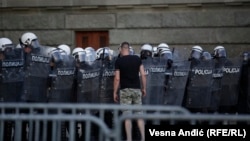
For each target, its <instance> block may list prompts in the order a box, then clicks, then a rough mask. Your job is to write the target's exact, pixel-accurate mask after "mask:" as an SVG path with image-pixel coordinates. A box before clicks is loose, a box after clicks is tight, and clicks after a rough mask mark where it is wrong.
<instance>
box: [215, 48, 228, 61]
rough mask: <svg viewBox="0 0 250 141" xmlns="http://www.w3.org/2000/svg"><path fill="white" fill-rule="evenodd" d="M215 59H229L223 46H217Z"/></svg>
mask: <svg viewBox="0 0 250 141" xmlns="http://www.w3.org/2000/svg"><path fill="white" fill-rule="evenodd" d="M213 57H214V58H222V57H224V58H225V57H227V54H226V50H225V48H224V47H223V46H217V47H215V48H214V54H213Z"/></svg>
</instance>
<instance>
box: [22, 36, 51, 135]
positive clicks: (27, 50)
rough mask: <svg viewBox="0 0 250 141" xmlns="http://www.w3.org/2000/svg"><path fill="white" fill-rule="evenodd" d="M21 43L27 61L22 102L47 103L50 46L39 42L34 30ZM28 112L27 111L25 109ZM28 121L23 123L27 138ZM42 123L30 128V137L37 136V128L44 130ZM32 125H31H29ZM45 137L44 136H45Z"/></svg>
mask: <svg viewBox="0 0 250 141" xmlns="http://www.w3.org/2000/svg"><path fill="white" fill-rule="evenodd" d="M20 45H21V46H22V48H23V50H24V61H25V65H24V66H25V68H24V72H25V77H24V84H23V89H22V94H21V98H20V100H21V102H27V103H45V102H47V88H48V83H47V82H48V81H47V80H48V76H49V71H50V65H49V62H50V57H49V55H48V52H47V51H48V49H50V47H45V46H42V45H40V44H39V41H38V38H37V36H36V35H35V34H34V33H32V32H25V33H23V34H22V36H21V38H20ZM23 112H25V113H26V112H27V111H23ZM34 112H35V113H40V112H43V111H42V110H36V111H34ZM26 124H27V123H26V122H24V123H23V126H22V127H23V129H22V138H23V140H26ZM42 125H43V124H42V123H40V124H39V127H40V128H35V126H34V125H33V127H34V128H33V129H30V130H29V138H31V139H33V138H34V137H35V134H34V133H35V129H39V130H40V131H43V128H42ZM29 127H30V126H29ZM39 133H40V136H39V135H36V136H39V138H40V139H43V138H42V133H44V132H39ZM43 137H44V136H43Z"/></svg>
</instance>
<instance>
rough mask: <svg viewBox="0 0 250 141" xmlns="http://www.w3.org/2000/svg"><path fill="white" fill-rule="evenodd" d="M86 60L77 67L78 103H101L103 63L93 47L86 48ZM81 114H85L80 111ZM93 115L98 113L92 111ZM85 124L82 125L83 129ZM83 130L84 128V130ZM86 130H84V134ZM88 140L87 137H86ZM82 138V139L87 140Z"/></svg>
mask: <svg viewBox="0 0 250 141" xmlns="http://www.w3.org/2000/svg"><path fill="white" fill-rule="evenodd" d="M85 52H86V56H85V60H84V61H83V62H82V63H80V64H79V67H77V78H76V79H77V103H95V104H97V103H99V85H100V84H99V83H100V76H101V75H100V68H101V63H100V61H99V60H96V58H97V57H96V51H95V50H94V49H93V48H92V47H87V48H85ZM79 114H84V113H83V111H81V110H80V111H79ZM91 114H93V115H97V114H98V113H97V111H95V110H93V111H91ZM83 124H84V123H82V127H85V126H83ZM82 129H83V128H82ZM92 129H93V130H92V131H93V132H92V134H91V135H92V138H94V136H93V135H94V130H97V129H98V128H97V127H93V128H92ZM84 131H85V130H84V129H83V130H82V132H83V134H84ZM85 137H86V138H87V136H85ZM85 137H84V136H82V138H85Z"/></svg>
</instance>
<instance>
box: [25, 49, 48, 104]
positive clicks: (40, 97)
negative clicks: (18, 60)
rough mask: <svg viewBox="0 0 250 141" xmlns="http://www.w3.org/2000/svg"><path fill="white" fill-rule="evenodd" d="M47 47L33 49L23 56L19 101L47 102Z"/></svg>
mask: <svg viewBox="0 0 250 141" xmlns="http://www.w3.org/2000/svg"><path fill="white" fill-rule="evenodd" d="M48 49H49V47H40V48H33V49H32V52H31V53H28V54H27V53H26V54H25V77H24V87H23V94H22V97H21V100H24V101H33V102H46V101H47V79H48V76H49V71H50V65H49V62H50V57H49V55H48V54H46V50H48Z"/></svg>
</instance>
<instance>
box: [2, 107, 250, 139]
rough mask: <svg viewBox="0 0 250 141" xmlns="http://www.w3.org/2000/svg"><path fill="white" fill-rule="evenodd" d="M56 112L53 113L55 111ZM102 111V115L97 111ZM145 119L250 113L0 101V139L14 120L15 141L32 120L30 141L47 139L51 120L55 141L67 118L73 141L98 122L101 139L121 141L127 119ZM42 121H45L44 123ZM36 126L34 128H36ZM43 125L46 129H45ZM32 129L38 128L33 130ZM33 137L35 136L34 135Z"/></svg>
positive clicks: (223, 118) (238, 118)
mask: <svg viewBox="0 0 250 141" xmlns="http://www.w3.org/2000/svg"><path fill="white" fill-rule="evenodd" d="M122 110H132V111H136V110H142V111H143V112H144V114H143V115H134V114H131V115H121V114H120V113H121V111H122ZM51 111H52V112H51ZM107 111H109V112H112V114H113V125H112V127H108V125H107V124H106V123H105V121H104V117H105V112H107ZM96 113H98V114H96ZM139 118H141V119H144V120H150V121H153V124H159V123H160V122H161V121H170V124H175V123H176V122H178V121H184V120H185V121H189V123H190V124H196V122H197V121H211V123H212V122H214V121H220V122H223V123H226V122H227V123H228V122H230V121H233V122H245V123H249V122H250V115H236V114H234V115H222V114H194V113H190V112H189V111H188V110H186V109H185V108H183V107H178V106H152V105H142V106H122V105H118V104H61V103H53V104H52V103H51V104H48V103H46V104H43V103H0V141H3V140H4V139H3V136H4V130H3V129H4V123H5V122H6V121H12V122H13V123H14V126H13V135H12V136H13V140H14V141H21V132H22V130H23V129H22V127H21V125H22V122H23V121H27V122H28V123H29V128H28V129H27V128H26V130H28V132H29V134H28V135H27V136H28V137H29V141H47V139H48V135H47V129H48V121H51V123H52V128H51V131H52V135H51V137H49V138H50V140H51V141H61V134H60V133H61V128H60V127H62V124H63V121H64V122H68V129H67V132H68V133H67V138H68V140H69V141H75V140H76V133H77V132H78V131H77V128H76V126H77V124H78V123H80V122H85V127H82V128H85V132H84V133H82V134H83V135H84V140H86V141H89V140H92V139H91V131H92V130H91V128H92V125H93V124H95V125H97V126H98V130H99V131H96V133H94V135H95V136H97V137H98V138H97V139H96V140H99V141H109V140H114V141H121V140H122V128H123V127H122V126H123V123H124V120H125V119H131V120H135V119H139ZM40 123H41V124H40ZM33 127H34V128H33ZM41 127H43V128H41ZM31 129H34V131H32V130H31ZM32 137H33V138H32Z"/></svg>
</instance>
